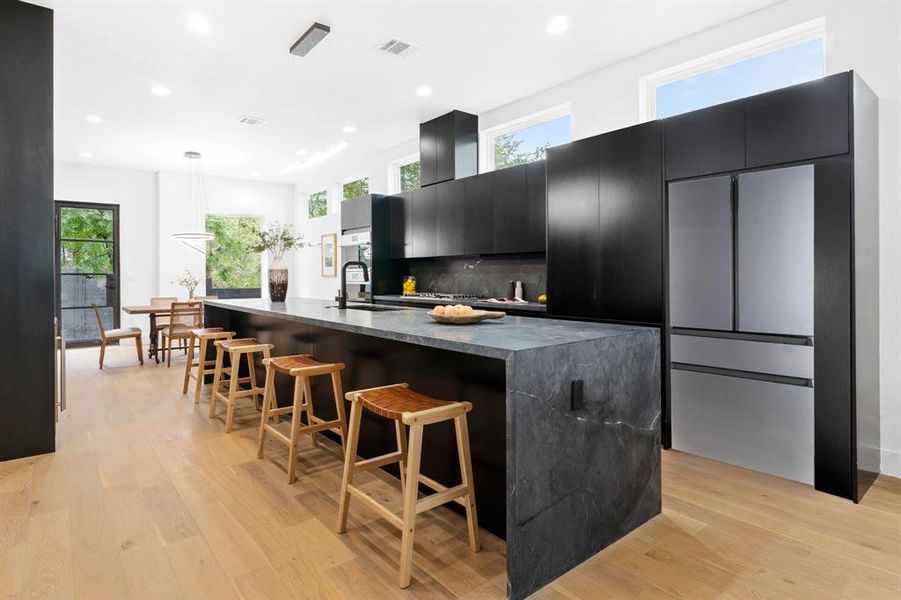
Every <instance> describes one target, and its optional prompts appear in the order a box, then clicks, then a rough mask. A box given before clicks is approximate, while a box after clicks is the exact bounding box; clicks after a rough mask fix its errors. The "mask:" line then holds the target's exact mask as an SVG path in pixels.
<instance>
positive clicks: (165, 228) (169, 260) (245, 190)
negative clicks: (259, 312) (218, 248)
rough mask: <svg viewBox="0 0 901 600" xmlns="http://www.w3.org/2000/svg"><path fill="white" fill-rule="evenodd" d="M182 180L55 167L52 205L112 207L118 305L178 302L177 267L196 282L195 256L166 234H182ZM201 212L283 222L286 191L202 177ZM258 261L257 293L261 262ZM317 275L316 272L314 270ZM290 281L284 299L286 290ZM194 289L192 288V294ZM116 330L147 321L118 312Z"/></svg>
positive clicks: (289, 214)
mask: <svg viewBox="0 0 901 600" xmlns="http://www.w3.org/2000/svg"><path fill="white" fill-rule="evenodd" d="M186 177H187V175H186V174H185V173H177V172H172V171H162V172H153V171H138V170H130V169H117V168H112V167H100V166H92V165H83V164H77V163H66V162H57V163H56V165H55V172H54V186H55V188H54V191H55V194H56V198H57V199H59V200H72V201H77V202H101V203H107V204H119V206H120V208H119V238H120V250H119V258H120V270H121V302H122V304H123V305H126V304H146V303H147V302H149V300H150V298H151V297H152V296H170V295H171V296H179V297H181V298H185V297H186V296H187V293H186V292H185V290H184V289H181V288H179V287H178V286H177V285H174V284H172V283H171V282H172V281H174V280H175V279H176V278H177V277H178V276H179V275H180V274H181V273H182V272H183V271H184V269H185V268H188V269H190V270H191V272H192V273H194V274H195V275H197V276H199V277H201V278H202V277H203V275H204V273H205V271H206V268H205V263H204V257H203V255H202V254H200V253H198V252H195V251H194V250H191V249H190V248H187V247H185V246H184V245H182V244H181V242H178V241H175V240H172V239H171V238H170V237H169V234H170V233H172V231H175V230H177V229H184V223H183V221H184V209H183V202H184V201H185V198H186V197H187V180H186ZM205 181H206V189H207V212H210V213H216V214H239V215H258V216H260V217H262V218H263V219H264V220H265V221H266V222H269V221H275V220H277V221H280V222H282V223H290V222H291V221H292V219H293V216H294V186H291V185H285V184H280V183H268V182H261V181H250V180H245V179H232V178H228V177H206V178H205ZM267 258H268V257H264V258H263V295H264V296H266V295H267V294H268V289H267V285H266V271H265V269H266V260H267ZM317 272H318V271H317ZM296 283H297V281H296V279H293V280H292V283H291V285H292V289H291V290H289V293H290V294H292V295H299V294H298V293H296V292H295V291H294V289H296V288H294V287H293V286H294V285H296ZM202 289H203V288H202V287H200V288H198V292H199V293H203V292H202ZM122 325H123V326H127V327H141V328H142V329H144V332H145V335H146V333H147V330H148V319H147V317H146V316H143V315H126V314H124V313H123V314H122Z"/></svg>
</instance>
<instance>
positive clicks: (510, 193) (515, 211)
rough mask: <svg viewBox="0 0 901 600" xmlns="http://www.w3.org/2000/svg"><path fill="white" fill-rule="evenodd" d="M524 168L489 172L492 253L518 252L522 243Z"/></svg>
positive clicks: (524, 188) (524, 215)
mask: <svg viewBox="0 0 901 600" xmlns="http://www.w3.org/2000/svg"><path fill="white" fill-rule="evenodd" d="M526 168H527V167H526V165H520V166H516V167H509V168H507V169H501V170H499V171H494V172H492V173H491V174H490V177H491V179H492V188H493V195H494V215H493V216H494V218H493V229H494V233H493V237H494V245H493V249H494V252H497V253H505V252H519V251H520V249H521V248H522V246H523V242H524V240H523V234H524V233H525V229H526V217H527V215H526ZM480 177H485V175H480Z"/></svg>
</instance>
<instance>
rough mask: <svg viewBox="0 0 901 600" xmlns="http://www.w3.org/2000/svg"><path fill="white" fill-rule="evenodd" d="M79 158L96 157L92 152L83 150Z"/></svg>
mask: <svg viewBox="0 0 901 600" xmlns="http://www.w3.org/2000/svg"><path fill="white" fill-rule="evenodd" d="M78 156H80V157H81V158H91V157H92V156H94V155H93V154H91V153H90V152H87V151H85V150H82V151H81V152H79V153H78Z"/></svg>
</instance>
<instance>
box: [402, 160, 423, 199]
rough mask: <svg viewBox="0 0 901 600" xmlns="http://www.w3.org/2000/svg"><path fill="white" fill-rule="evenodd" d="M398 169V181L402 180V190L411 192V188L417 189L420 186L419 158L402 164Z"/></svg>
mask: <svg viewBox="0 0 901 600" xmlns="http://www.w3.org/2000/svg"><path fill="white" fill-rule="evenodd" d="M397 171H398V181H399V182H400V191H402V192H409V191H410V190H415V189H416V188H418V187H420V182H419V175H420V173H419V161H418V160H416V161H414V162H411V163H407V164H405V165H400V166H399V167H398V169H397Z"/></svg>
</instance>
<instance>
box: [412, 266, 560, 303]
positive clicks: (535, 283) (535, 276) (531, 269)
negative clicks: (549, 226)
mask: <svg viewBox="0 0 901 600" xmlns="http://www.w3.org/2000/svg"><path fill="white" fill-rule="evenodd" d="M409 274H410V275H413V276H414V277H416V291H417V292H444V293H453V294H474V295H476V296H479V297H480V298H495V297H503V296H508V295H509V294H510V282H511V281H522V285H523V292H524V294H525V300H530V301H532V302H535V301H536V300H537V298H538V295H539V294H543V293H545V291H546V288H547V262H546V260H545V255H544V254H527V255H525V254H524V255H517V256H483V257H480V256H465V257H453V258H434V259H423V260H413V261H410V263H409Z"/></svg>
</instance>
